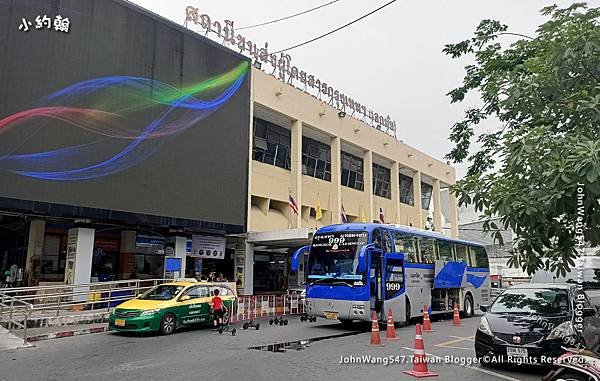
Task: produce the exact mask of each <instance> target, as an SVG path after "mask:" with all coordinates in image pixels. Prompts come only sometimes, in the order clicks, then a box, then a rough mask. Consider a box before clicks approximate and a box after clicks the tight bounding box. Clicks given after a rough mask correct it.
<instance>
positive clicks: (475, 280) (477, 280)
mask: <svg viewBox="0 0 600 381" xmlns="http://www.w3.org/2000/svg"><path fill="white" fill-rule="evenodd" d="M486 278H487V276H475V275H473V274H467V282H469V283H471V284H472V285H473V287H475V288H479V287H481V285H482V284H483V282H485V280H486Z"/></svg>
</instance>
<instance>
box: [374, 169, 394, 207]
mask: <svg viewBox="0 0 600 381" xmlns="http://www.w3.org/2000/svg"><path fill="white" fill-rule="evenodd" d="M390 177H391V171H390V169H389V168H386V167H384V166H382V165H379V164H373V194H374V195H377V196H379V197H385V198H389V199H391V198H392V194H391V192H390V181H391V180H390Z"/></svg>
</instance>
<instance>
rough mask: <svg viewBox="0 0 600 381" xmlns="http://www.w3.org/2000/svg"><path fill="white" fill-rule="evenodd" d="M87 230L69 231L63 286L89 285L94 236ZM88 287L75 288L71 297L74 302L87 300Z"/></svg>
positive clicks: (75, 229)
mask: <svg viewBox="0 0 600 381" xmlns="http://www.w3.org/2000/svg"><path fill="white" fill-rule="evenodd" d="M95 233H96V231H95V230H94V229H89V228H73V229H69V237H68V247H67V263H66V266H65V284H89V283H90V277H91V275H92V255H93V253H94V235H95ZM88 290H89V287H87V286H86V287H77V288H75V289H74V290H73V291H74V292H75V293H77V295H75V296H74V297H73V301H75V302H83V301H86V300H87V291H88Z"/></svg>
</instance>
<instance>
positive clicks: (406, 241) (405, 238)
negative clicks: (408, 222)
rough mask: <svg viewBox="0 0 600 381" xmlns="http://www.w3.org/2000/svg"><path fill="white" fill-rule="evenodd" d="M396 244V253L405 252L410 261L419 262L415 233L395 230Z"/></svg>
mask: <svg viewBox="0 0 600 381" xmlns="http://www.w3.org/2000/svg"><path fill="white" fill-rule="evenodd" d="M394 244H395V245H396V253H405V254H406V255H407V256H408V262H411V263H418V262H419V258H418V257H417V250H416V247H415V237H414V236H413V235H411V234H405V233H400V232H394Z"/></svg>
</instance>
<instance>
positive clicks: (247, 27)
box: [236, 0, 340, 30]
mask: <svg viewBox="0 0 600 381" xmlns="http://www.w3.org/2000/svg"><path fill="white" fill-rule="evenodd" d="M338 1H340V0H333V1H330V2H329V3H326V4H321V5H319V6H318V7H314V8H311V9H307V10H306V11H302V12H299V13H295V14H293V15H290V16H286V17H282V18H280V19H277V20H272V21H267V22H263V23H260V24H255V25H248V26H243V27H241V28H236V29H237V30H242V29H250V28H256V27H259V26H263V25H269V24H275V23H276V22H279V21H283V20H288V19H291V18H294V17H296V16H301V15H304V14H306V13H309V12H312V11H316V10H317V9H320V8H325V7H326V6H328V5H331V4H333V3H337V2H338Z"/></svg>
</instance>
